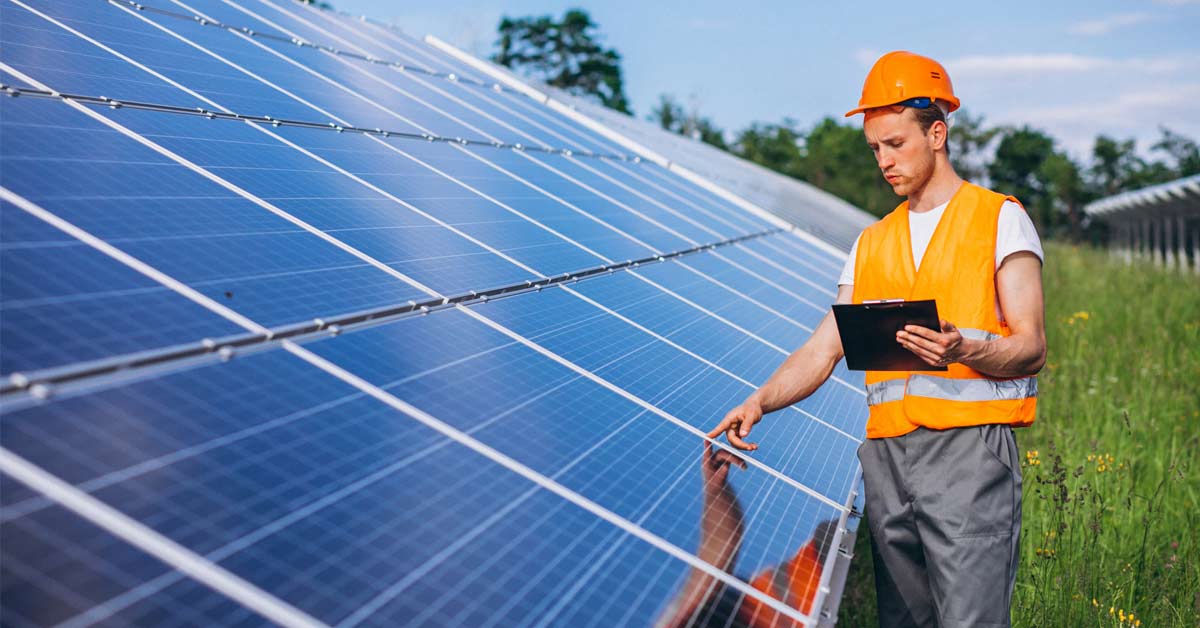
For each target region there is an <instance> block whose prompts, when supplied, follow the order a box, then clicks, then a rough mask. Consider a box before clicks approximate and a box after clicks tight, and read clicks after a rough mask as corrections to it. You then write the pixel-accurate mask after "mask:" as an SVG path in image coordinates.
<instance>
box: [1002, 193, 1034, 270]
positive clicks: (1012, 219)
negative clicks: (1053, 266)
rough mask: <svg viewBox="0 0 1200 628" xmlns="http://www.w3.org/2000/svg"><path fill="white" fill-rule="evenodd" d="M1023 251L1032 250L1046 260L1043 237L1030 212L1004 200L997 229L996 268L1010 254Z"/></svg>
mask: <svg viewBox="0 0 1200 628" xmlns="http://www.w3.org/2000/svg"><path fill="white" fill-rule="evenodd" d="M1021 251H1031V252H1032V253H1033V254H1034V255H1037V256H1038V259H1039V260H1042V262H1045V261H1046V257H1045V255H1044V254H1043V253H1042V241H1041V238H1039V237H1038V233H1037V228H1035V227H1034V226H1033V220H1032V219H1031V218H1030V217H1029V214H1028V212H1026V211H1025V210H1023V209H1021V206H1020V205H1017V204H1016V203H1014V202H1012V201H1004V204H1003V205H1001V206H1000V222H999V224H998V225H997V231H996V268H997V269H999V268H1000V265H1001V264H1003V263H1004V260H1005V258H1007V257H1008V256H1009V255H1012V254H1013V253H1019V252H1021Z"/></svg>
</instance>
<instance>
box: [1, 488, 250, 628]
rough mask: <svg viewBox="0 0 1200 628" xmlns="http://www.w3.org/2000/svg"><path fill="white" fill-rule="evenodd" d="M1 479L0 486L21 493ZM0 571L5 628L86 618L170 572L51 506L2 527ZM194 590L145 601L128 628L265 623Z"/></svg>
mask: <svg viewBox="0 0 1200 628" xmlns="http://www.w3.org/2000/svg"><path fill="white" fill-rule="evenodd" d="M20 486H23V485H20V484H19V483H17V482H16V481H15V480H13V479H11V478H9V477H8V476H7V475H2V474H0V488H2V489H3V491H4V492H8V491H10V490H11V489H13V488H16V487H20ZM0 535H3V538H4V543H3V545H2V553H3V561H4V569H0V596H2V597H3V598H4V624H5V625H6V626H15V627H16V626H53V625H58V624H60V623H62V622H64V621H67V620H69V619H71V618H73V617H80V616H86V613H87V612H89V611H91V610H92V609H94V608H95V607H96V606H97V605H99V604H102V603H104V602H106V601H108V600H110V599H113V598H115V597H117V596H119V595H121V594H123V593H126V592H127V591H129V590H131V589H134V588H136V587H138V586H141V585H144V584H146V583H148V582H151V581H153V580H154V579H155V578H160V577H163V576H164V574H174V575H175V577H178V574H177V573H176V572H173V571H172V570H171V569H169V568H168V567H167V566H166V565H164V564H163V563H162V562H160V561H159V560H157V559H155V558H154V557H152V556H149V555H147V554H145V553H143V552H141V551H140V550H137V549H135V548H133V547H131V546H129V545H127V544H126V543H125V542H124V541H122V540H120V539H118V538H116V537H114V536H112V535H111V534H109V533H108V532H106V531H104V530H102V529H100V528H98V527H96V526H95V525H94V524H92V523H90V522H88V521H86V520H84V519H82V518H80V517H78V516H77V515H75V514H73V513H70V512H67V511H66V510H64V509H63V508H62V507H59V506H53V507H49V508H46V509H43V510H41V511H39V512H36V513H32V514H30V515H28V516H25V517H20V518H16V519H11V520H9V519H6V520H4V521H3V523H0ZM187 582H189V584H190V585H191V586H190V587H189V588H190V589H191V592H190V595H189V596H188V597H187V598H186V599H180V598H178V597H175V596H166V595H160V596H155V597H153V598H150V599H148V600H146V602H145V603H144V604H143V605H142V607H141V608H140V609H139V611H138V612H137V613H128V614H126V615H125V616H124V617H123V620H124V621H123V622H122V623H125V624H126V625H132V624H137V625H154V626H183V625H202V624H206V623H207V624H210V625H214V624H220V625H222V626H234V625H262V624H264V623H265V622H264V620H263V619H262V618H260V617H258V616H256V615H254V614H253V613H252V612H251V611H250V610H248V609H247V608H246V607H244V606H241V605H239V604H236V603H234V602H233V601H231V600H229V599H227V598H225V597H223V596H221V595H220V594H218V593H216V592H215V591H213V590H211V589H209V588H207V587H204V586H202V585H199V584H197V583H196V582H195V581H190V580H189V581H187Z"/></svg>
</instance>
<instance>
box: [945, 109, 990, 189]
mask: <svg viewBox="0 0 1200 628" xmlns="http://www.w3.org/2000/svg"><path fill="white" fill-rule="evenodd" d="M1001 130H1002V129H999V128H990V129H988V128H984V126H983V116H982V115H980V116H975V117H972V116H971V114H970V113H968V112H967V110H966V109H959V110H958V111H956V112H954V126H952V127H950V136H949V140H948V141H949V143H950V163H952V164H954V170H955V171H956V172H958V174H959V176H961V177H962V178H964V179H966V180H968V181H972V182H974V183H979V184H982V183H984V181H983V176H984V175H985V174H987V163H986V162H985V161H984V158H985V157H986V155H985V154H984V151H986V150H987V147H988V145H989V144H991V143H992V140H994V139H995V138H996V136H997V135H998V134H999V133H1000V132H1001Z"/></svg>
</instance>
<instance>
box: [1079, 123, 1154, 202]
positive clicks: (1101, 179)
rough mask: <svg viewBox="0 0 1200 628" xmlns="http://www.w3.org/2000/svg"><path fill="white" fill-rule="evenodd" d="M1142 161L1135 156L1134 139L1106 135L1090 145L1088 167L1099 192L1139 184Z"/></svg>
mask: <svg viewBox="0 0 1200 628" xmlns="http://www.w3.org/2000/svg"><path fill="white" fill-rule="evenodd" d="M1145 169H1146V162H1145V161H1143V160H1142V158H1141V157H1138V155H1137V151H1136V146H1135V143H1134V140H1132V139H1128V140H1125V141H1117V140H1114V139H1113V138H1111V137H1108V136H1107V135H1100V136H1097V137H1096V143H1095V144H1093V145H1092V167H1091V168H1090V169H1089V170H1088V172H1089V174H1091V176H1092V180H1093V182H1094V184H1095V185H1096V187H1097V188H1098V190H1099V191H1100V194H1101V196H1110V195H1112V194H1117V193H1119V192H1122V191H1125V190H1129V189H1134V188H1137V187H1141V185H1140V184H1141V182H1142V181H1143V179H1144V178H1145V177H1144V170H1145Z"/></svg>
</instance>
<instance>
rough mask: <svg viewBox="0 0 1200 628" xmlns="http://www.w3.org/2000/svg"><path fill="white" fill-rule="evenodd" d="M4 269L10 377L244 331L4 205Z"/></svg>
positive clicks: (2, 354)
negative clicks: (24, 372) (26, 372)
mask: <svg viewBox="0 0 1200 628" xmlns="http://www.w3.org/2000/svg"><path fill="white" fill-rule="evenodd" d="M2 111H3V109H0V112H2ZM0 115H4V114H3V113H0ZM5 121H7V118H6V119H5ZM0 133H5V134H6V137H5V139H6V141H5V142H4V143H3V146H5V147H7V146H8V145H9V142H8V141H7V140H8V137H7V131H6V130H3V131H0ZM2 152H3V151H2V149H0V154H2ZM5 164H6V166H7V164H8V162H7V160H6V161H5ZM9 176H10V175H9V171H8V169H7V167H6V168H5V173H4V176H3V177H0V185H6V186H7V185H9V184H10V183H11V182H10V181H9ZM0 267H2V268H3V269H4V272H2V273H0V339H2V340H3V345H4V349H3V351H0V373H3V374H5V375H7V374H9V373H13V372H17V371H30V370H35V369H42V368H49V367H55V366H64V365H67V364H73V363H76V362H83V361H87V360H97V359H101V358H107V357H112V356H115V355H120V354H124V353H132V352H135V351H143V350H147V349H156V348H159V347H166V346H169V345H174V344H178V343H180V342H183V341H185V340H196V339H200V338H205V337H218V336H225V335H228V334H234V333H237V332H241V331H244V330H243V329H242V328H240V327H238V326H236V325H234V324H233V323H231V322H229V321H227V320H225V319H224V318H221V317H219V316H217V315H216V314H213V313H212V312H209V311H208V310H205V309H203V308H202V307H200V306H199V305H196V304H195V303H192V302H191V301H188V300H187V299H186V298H184V297H183V296H180V295H179V294H178V293H175V292H173V291H171V290H168V289H166V288H164V287H163V286H161V285H159V284H158V283H157V282H155V281H154V280H152V279H150V278H148V277H146V276H144V275H141V274H139V273H138V272H136V271H134V270H132V269H130V268H129V267H127V266H125V265H124V264H122V263H120V262H117V261H115V260H113V259H111V258H109V257H107V256H106V255H104V254H103V253H100V252H99V251H96V250H95V249H93V248H91V247H89V246H88V245H85V244H83V243H82V242H80V241H78V240H76V239H75V238H73V237H71V236H69V235H67V234H65V233H63V232H62V231H59V230H58V229H56V228H54V227H52V226H50V225H49V224H47V223H45V222H43V221H42V220H41V219H39V218H35V217H34V216H32V215H30V214H28V213H26V212H25V211H23V210H21V209H18V208H17V207H16V206H14V205H11V204H9V203H6V202H0Z"/></svg>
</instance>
